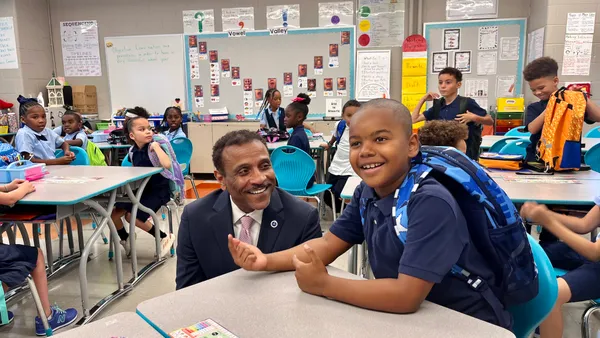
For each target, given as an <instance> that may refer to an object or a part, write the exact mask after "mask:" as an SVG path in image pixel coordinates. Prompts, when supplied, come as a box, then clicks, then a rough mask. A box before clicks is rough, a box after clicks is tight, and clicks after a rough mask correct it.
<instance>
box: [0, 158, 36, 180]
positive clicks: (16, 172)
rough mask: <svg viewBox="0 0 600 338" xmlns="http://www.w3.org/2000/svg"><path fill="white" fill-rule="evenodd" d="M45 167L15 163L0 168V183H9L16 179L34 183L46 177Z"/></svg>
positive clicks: (21, 162)
mask: <svg viewBox="0 0 600 338" xmlns="http://www.w3.org/2000/svg"><path fill="white" fill-rule="evenodd" d="M46 173H47V172H46V165H45V164H43V163H31V161H17V162H13V163H11V164H9V165H8V166H6V167H4V168H0V183H2V184H6V183H10V182H12V181H13V180H16V179H22V180H27V181H36V180H39V179H41V178H43V177H44V175H46Z"/></svg>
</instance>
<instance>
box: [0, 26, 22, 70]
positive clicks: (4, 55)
mask: <svg viewBox="0 0 600 338" xmlns="http://www.w3.org/2000/svg"><path fill="white" fill-rule="evenodd" d="M16 68H19V60H18V59H17V40H16V39H15V25H14V20H13V17H12V16H8V17H4V18H0V69H16Z"/></svg>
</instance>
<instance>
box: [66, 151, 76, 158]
mask: <svg viewBox="0 0 600 338" xmlns="http://www.w3.org/2000/svg"><path fill="white" fill-rule="evenodd" d="M65 157H70V158H72V159H74V158H75V153H73V152H72V151H70V150H69V151H65Z"/></svg>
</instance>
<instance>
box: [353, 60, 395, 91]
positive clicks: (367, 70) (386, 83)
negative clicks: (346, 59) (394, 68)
mask: <svg viewBox="0 0 600 338" xmlns="http://www.w3.org/2000/svg"><path fill="white" fill-rule="evenodd" d="M390 65H391V51H390V50H389V49H388V50H359V51H358V52H357V53H356V86H355V88H356V99H357V100H358V101H369V100H371V99H378V98H384V97H385V98H389V97H390Z"/></svg>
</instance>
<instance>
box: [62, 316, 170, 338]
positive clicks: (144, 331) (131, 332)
mask: <svg viewBox="0 0 600 338" xmlns="http://www.w3.org/2000/svg"><path fill="white" fill-rule="evenodd" d="M53 337H57V338H81V337H86V338H108V337H115V338H117V337H118V338H120V337H126V338H160V337H162V336H161V335H160V334H159V333H158V332H157V331H156V330H154V329H153V328H152V327H151V326H150V325H148V323H146V322H145V321H144V320H143V319H142V318H141V317H140V316H138V315H137V314H135V313H133V312H122V313H117V314H115V315H112V316H109V317H106V318H102V319H99V320H96V321H94V322H93V323H90V324H88V325H84V326H81V327H78V328H75V329H72V330H69V331H65V332H63V333H59V334H57V335H54V336H53Z"/></svg>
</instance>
